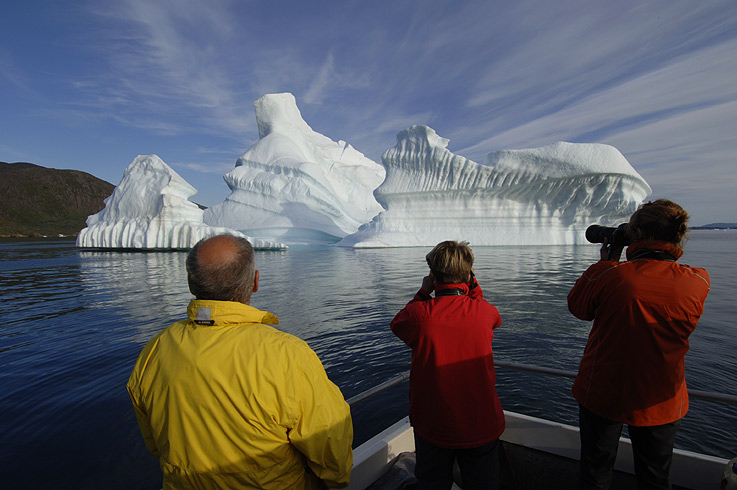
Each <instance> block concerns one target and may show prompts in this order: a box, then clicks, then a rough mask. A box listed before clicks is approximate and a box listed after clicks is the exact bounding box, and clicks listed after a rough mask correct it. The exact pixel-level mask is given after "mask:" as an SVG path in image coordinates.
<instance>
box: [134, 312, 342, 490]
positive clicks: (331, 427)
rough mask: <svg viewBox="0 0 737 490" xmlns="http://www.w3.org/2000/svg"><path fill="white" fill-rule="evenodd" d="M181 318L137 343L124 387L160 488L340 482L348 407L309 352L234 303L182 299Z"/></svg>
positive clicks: (268, 317) (267, 317) (268, 318)
mask: <svg viewBox="0 0 737 490" xmlns="http://www.w3.org/2000/svg"><path fill="white" fill-rule="evenodd" d="M187 316H188V318H189V320H187V321H179V322H176V323H174V324H172V325H170V326H169V327H167V328H165V329H164V330H162V331H161V332H160V333H159V334H158V335H157V336H156V337H154V338H153V339H152V340H151V341H149V342H148V344H146V347H144V349H143V351H142V352H141V354H140V356H139V357H138V361H137V362H136V365H135V367H134V369H133V372H132V373H131V376H130V379H129V380H128V386H127V387H128V392H129V393H130V396H131V400H132V401H133V406H134V408H135V412H136V417H137V419H138V424H139V425H140V427H141V432H142V433H143V438H144V440H145V441H146V446H147V447H148V449H149V451H151V453H152V454H153V455H154V456H156V457H157V458H158V459H159V461H160V464H161V470H162V472H163V475H164V489H185V488H187V489H189V488H197V489H226V488H238V489H241V488H243V489H249V488H260V489H278V490H284V489H317V488H320V486H321V483H320V481H319V480H318V478H319V479H321V480H323V481H324V483H325V484H327V486H329V487H339V486H343V485H346V484H347V483H348V481H349V478H350V471H351V466H352V464H353V453H352V450H351V444H352V442H353V426H352V424H351V416H350V408H349V407H348V404H347V403H346V402H345V400H344V399H343V395H342V394H341V392H340V390H339V389H338V387H337V386H335V385H334V384H333V383H332V382H331V381H330V380H329V379H328V377H327V375H326V374H325V370H324V368H323V366H322V363H321V362H320V360H319V359H318V357H317V355H316V354H315V353H314V352H313V351H312V349H310V348H309V346H308V345H307V344H306V343H305V342H304V341H302V340H300V339H298V338H297V337H294V336H293V335H289V334H287V333H284V332H281V331H279V330H277V329H275V328H274V327H271V326H269V325H264V323H274V324H276V323H279V320H278V319H277V318H276V316H274V315H272V314H271V313H269V312H266V311H260V310H258V309H256V308H253V307H252V306H248V305H245V304H242V303H235V302H230V301H203V300H192V302H190V304H189V307H188V308H187ZM315 476H317V478H316V477H315Z"/></svg>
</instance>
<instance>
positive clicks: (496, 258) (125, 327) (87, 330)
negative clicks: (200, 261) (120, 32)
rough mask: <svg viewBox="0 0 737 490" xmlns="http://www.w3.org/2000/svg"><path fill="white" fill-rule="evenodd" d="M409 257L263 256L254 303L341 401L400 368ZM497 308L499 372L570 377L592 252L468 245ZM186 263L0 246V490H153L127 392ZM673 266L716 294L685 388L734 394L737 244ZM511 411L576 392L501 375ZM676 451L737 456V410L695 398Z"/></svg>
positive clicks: (177, 307)
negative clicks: (397, 319) (321, 370)
mask: <svg viewBox="0 0 737 490" xmlns="http://www.w3.org/2000/svg"><path fill="white" fill-rule="evenodd" d="M426 252H427V250H424V249H419V248H408V249H388V250H346V249H339V248H332V247H293V248H291V249H289V250H288V251H283V252H258V253H257V261H258V267H259V269H260V271H261V289H259V291H258V292H257V293H256V294H255V295H254V297H253V301H252V303H253V304H254V306H257V307H259V308H261V309H265V310H269V311H271V312H273V313H275V314H276V315H277V316H278V317H279V318H280V319H281V326H280V328H281V329H283V330H285V331H287V332H290V333H292V334H294V335H297V336H299V337H301V338H303V339H305V340H307V341H308V342H309V344H310V345H311V346H312V348H313V349H315V351H317V353H318V355H319V356H320V358H321V359H322V360H323V363H324V365H325V368H326V369H327V371H328V374H329V376H330V377H331V379H332V380H333V381H334V382H335V383H336V384H337V385H338V386H340V388H341V389H342V391H343V394H344V395H345V396H346V398H348V397H351V396H353V395H355V394H358V393H360V392H362V391H364V390H366V389H368V388H370V387H372V386H374V385H376V384H378V383H380V382H382V381H385V380H387V379H389V378H391V377H393V376H396V375H398V374H401V373H403V372H405V371H406V370H408V368H409V360H410V355H409V350H408V349H407V348H406V347H405V346H404V345H403V344H402V343H401V342H400V341H399V340H397V339H396V338H395V337H394V336H393V335H392V333H391V331H390V330H389V326H388V325H389V322H390V320H391V319H392V317H393V316H394V314H395V313H396V312H397V311H398V310H399V309H400V308H401V307H402V306H404V304H405V303H406V302H407V301H408V300H409V299H410V298H411V297H412V295H413V294H414V292H415V291H416V290H417V289H418V288H419V286H420V284H421V280H422V277H423V275H424V274H425V273H426V265H425V261H424V255H425V253H426ZM474 252H475V254H476V267H475V269H476V274H477V276H478V278H479V282H480V284H481V286H482V288H483V289H484V293H485V297H486V298H487V299H488V300H489V301H490V302H492V303H494V304H495V305H496V306H497V307H498V308H499V311H500V313H501V315H502V318H503V322H504V323H503V325H502V327H500V328H499V330H497V335H496V337H495V340H494V352H495V358H496V359H497V360H498V361H507V362H519V363H526V364H535V365H539V366H546V367H553V368H559V369H565V370H572V371H575V370H576V369H577V366H578V361H579V359H580V356H581V353H582V352H583V347H584V345H585V341H586V337H587V335H588V331H589V328H590V324H589V323H587V322H582V321H579V320H576V319H575V318H573V317H572V316H571V315H570V314H569V313H568V310H567V307H566V294H567V293H568V290H569V289H570V287H571V285H572V284H573V282H574V281H575V279H576V278H577V277H578V276H579V275H580V274H581V272H582V271H583V270H584V269H585V268H586V267H587V266H588V265H589V264H590V263H592V262H593V261H594V260H596V259H597V258H598V247H596V246H594V245H586V246H539V247H478V248H475V249H474ZM185 255H186V254H185V253H183V252H119V251H96V250H82V249H77V248H76V247H75V246H74V243H73V241H71V240H68V239H46V240H2V241H0V300H1V301H0V305H2V308H1V309H0V386H1V387H2V388H1V389H0V414H1V415H0V468H1V469H2V482H3V483H2V486H3V487H4V488H57V489H87V488H90V489H92V488H108V489H117V488H120V489H158V488H160V487H161V476H160V473H159V469H158V464H157V462H156V461H155V460H154V458H153V457H152V456H150V455H149V454H148V453H147V451H146V449H145V447H144V445H143V441H142V439H141V436H140V434H139V432H138V427H137V425H136V421H135V417H134V415H133V411H132V409H131V407H130V402H129V400H128V395H127V392H126V390H125V383H126V381H127V378H128V375H129V373H130V370H131V368H132V366H133V363H134V362H135V359H136V357H137V355H138V353H139V351H140V350H141V348H142V347H143V344H144V343H145V342H146V341H147V340H148V339H150V338H151V337H153V336H154V335H155V334H156V332H158V331H159V330H160V329H162V328H163V327H165V326H166V325H168V324H169V323H171V322H173V321H175V320H179V319H181V318H183V317H184V315H185V308H186V305H187V303H188V301H189V300H190V298H191V296H190V293H189V291H188V290H187V285H186V272H185V268H184V259H185ZM681 262H683V263H687V264H691V265H698V266H703V267H706V268H707V269H708V271H709V273H710V274H711V278H712V290H711V293H710V295H709V297H708V299H707V302H706V311H705V313H704V316H703V317H702V319H701V322H700V323H699V326H698V328H697V330H696V332H695V333H694V334H693V335H692V336H691V351H690V352H689V354H688V356H687V358H686V363H687V364H686V366H687V367H686V369H687V373H686V377H687V380H688V383H689V386H690V387H691V388H692V389H697V390H704V391H716V392H722V393H729V394H737V358H736V356H735V352H737V330H735V328H734V321H735V318H737V302H736V301H735V297H736V293H737V279H736V278H737V232H735V231H694V232H692V235H691V240H690V241H689V242H688V244H687V246H686V253H685V255H684V257H683V258H682V259H681ZM497 373H498V378H499V381H498V389H499V393H500V397H501V399H502V404H503V405H504V408H505V409H508V410H514V411H518V412H522V413H526V414H529V415H533V416H541V417H545V418H548V419H552V420H556V421H560V422H564V423H569V424H572V425H575V424H576V417H577V407H576V405H575V403H574V401H573V399H572V397H571V396H570V385H571V381H570V380H567V379H562V378H553V377H549V376H543V375H537V374H531V373H522V372H516V371H510V370H508V369H503V368H498V370H497ZM407 405H408V404H407V385H406V384H403V385H399V386H398V387H396V388H394V389H391V390H389V391H387V392H385V393H384V394H382V395H380V396H378V397H376V398H375V399H371V400H369V401H367V402H365V403H363V404H360V405H358V406H356V407H354V410H353V417H354V425H355V432H356V438H355V443H356V444H358V443H360V442H362V441H364V440H365V439H367V438H368V437H370V436H371V435H373V434H374V433H376V432H378V431H379V430H381V429H383V428H385V427H387V426H389V425H390V424H391V423H393V422H394V421H396V420H398V419H399V418H401V417H402V416H404V415H405V414H406V412H407ZM676 445H677V447H681V448H685V449H691V450H695V451H699V452H705V453H708V454H713V455H717V456H721V457H724V458H732V457H734V456H735V455H737V406H734V405H731V406H730V405H724V404H717V403H711V402H700V401H697V400H696V401H692V405H691V411H690V412H689V413H688V415H687V416H686V418H685V419H684V422H683V424H682V428H681V431H680V433H679V437H678V440H677V443H676Z"/></svg>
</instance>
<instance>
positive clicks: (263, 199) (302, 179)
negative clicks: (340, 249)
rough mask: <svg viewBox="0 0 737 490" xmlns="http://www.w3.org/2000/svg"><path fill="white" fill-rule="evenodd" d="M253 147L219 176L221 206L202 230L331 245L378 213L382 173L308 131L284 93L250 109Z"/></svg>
mask: <svg viewBox="0 0 737 490" xmlns="http://www.w3.org/2000/svg"><path fill="white" fill-rule="evenodd" d="M255 109H256V121H257V123H258V133H259V140H258V141H257V142H256V143H255V144H254V145H253V146H251V147H250V148H249V149H248V150H247V151H246V152H245V153H244V154H243V155H242V156H241V157H240V158H239V159H238V161H237V162H236V164H235V165H236V166H235V168H234V169H233V170H231V171H230V172H229V173H228V174H226V175H225V177H224V179H225V182H226V183H227V184H228V186H229V187H230V189H231V191H232V192H231V194H230V195H229V196H228V197H227V199H226V200H225V201H224V202H222V203H220V204H216V205H215V206H212V207H210V208H208V209H207V210H205V214H204V221H205V223H207V224H209V225H213V226H225V227H228V228H233V229H236V230H240V231H242V232H244V233H246V234H248V235H249V236H254V237H259V238H265V239H271V240H280V241H285V242H288V243H300V242H302V243H310V242H322V243H325V242H336V241H338V240H339V239H340V238H342V237H344V236H346V235H348V234H350V233H353V232H355V231H357V230H358V228H359V226H361V225H362V224H364V223H366V222H368V221H369V220H371V218H373V217H374V216H375V215H376V214H377V213H379V212H380V211H381V210H382V207H381V206H380V205H379V203H378V202H377V201H376V199H375V198H374V196H373V191H374V189H376V188H377V187H378V186H379V185H380V184H381V183H382V182H383V180H384V176H385V171H384V168H383V167H382V166H381V165H379V164H378V163H376V162H374V161H373V160H370V159H369V158H366V157H365V156H364V155H363V154H362V153H360V152H358V151H357V150H355V149H354V148H353V147H352V146H351V145H349V144H348V143H346V142H344V141H339V142H337V143H336V142H334V141H332V140H331V139H330V138H328V137H326V136H323V135H321V134H319V133H316V132H315V131H313V130H312V128H310V126H309V125H308V124H307V123H306V122H305V121H304V119H302V115H301V113H300V111H299V109H298V108H297V103H296V101H295V98H294V96H293V95H292V94H290V93H282V94H268V95H264V96H263V97H261V98H260V99H258V100H256V102H255Z"/></svg>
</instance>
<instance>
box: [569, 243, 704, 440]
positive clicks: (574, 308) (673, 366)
mask: <svg viewBox="0 0 737 490" xmlns="http://www.w3.org/2000/svg"><path fill="white" fill-rule="evenodd" d="M648 250H662V251H664V252H666V253H669V254H671V255H672V256H673V258H674V259H678V258H679V257H680V256H681V253H682V252H681V251H680V249H678V248H677V247H675V246H674V245H673V244H669V243H667V242H655V241H650V242H637V243H633V244H632V245H630V246H629V247H628V248H627V258H628V259H629V261H627V262H616V261H609V260H602V261H599V262H597V263H595V264H594V265H592V266H591V267H589V268H588V270H586V272H584V274H583V275H582V276H581V277H580V278H579V279H578V281H576V284H575V285H574V286H573V289H571V292H570V293H568V309H569V310H570V311H571V313H573V314H574V315H575V316H576V317H578V318H580V319H582V320H594V325H593V328H592V329H591V332H590V333H589V339H588V343H587V344H586V348H585V350H584V354H583V358H582V359H581V364H580V366H579V368H578V375H577V376H576V380H575V382H574V383H573V396H574V398H575V399H576V400H577V401H578V403H580V404H581V405H582V406H583V407H585V408H587V409H588V410H590V411H592V412H594V413H595V414H597V415H599V416H601V417H604V418H607V419H610V420H615V421H618V422H622V423H626V424H631V425H635V426H651V425H662V424H667V423H670V422H674V421H676V420H678V419H680V418H681V417H683V416H684V415H685V414H686V412H687V411H688V392H687V390H686V381H685V377H684V362H683V359H684V356H685V355H686V352H688V347H689V344H688V336H689V335H690V334H691V332H693V331H694V329H695V328H696V323H697V322H698V320H699V317H700V316H701V313H702V312H703V310H704V300H706V295H707V294H708V293H709V275H708V274H707V272H706V270H704V269H701V268H696V267H689V266H687V265H682V264H678V263H677V262H675V260H657V259H654V258H638V257H640V254H643V253H646V252H647V251H648Z"/></svg>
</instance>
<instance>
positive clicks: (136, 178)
mask: <svg viewBox="0 0 737 490" xmlns="http://www.w3.org/2000/svg"><path fill="white" fill-rule="evenodd" d="M196 193H197V190H196V189H195V188H194V187H192V186H191V185H189V184H188V183H187V182H186V181H185V180H184V179H183V178H182V177H180V176H179V174H177V173H176V172H175V171H174V170H173V169H171V168H170V167H169V166H168V165H167V164H166V163H164V162H163V161H162V160H161V159H160V158H159V157H158V156H156V155H139V156H138V157H136V158H135V159H134V160H133V161H132V162H131V164H130V165H128V168H126V170H125V172H124V174H123V178H122V180H121V181H120V184H118V186H117V187H116V188H115V190H114V191H113V193H112V195H111V196H110V197H108V198H107V199H105V208H104V209H103V210H102V211H100V212H99V213H97V214H93V215H92V216H90V217H88V218H87V227H86V228H84V229H83V230H82V231H80V233H79V236H78V237H77V246H79V247H102V248H142V249H155V248H191V247H192V246H194V244H195V243H197V242H198V241H199V240H201V239H202V238H206V237H209V236H213V235H217V234H221V233H230V234H231V235H236V236H242V237H244V238H247V239H249V241H250V242H251V244H252V245H253V246H254V248H261V249H263V248H266V249H274V248H276V249H281V248H286V247H285V245H284V244H281V243H274V242H268V241H264V240H254V239H251V238H249V237H247V236H245V235H243V234H242V233H239V232H237V231H234V230H229V229H227V228H223V227H212V226H208V225H206V224H204V222H203V220H202V214H203V212H202V209H200V208H199V206H197V205H196V204H194V203H193V202H190V201H189V200H188V198H189V197H190V196H193V195H194V194H196Z"/></svg>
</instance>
